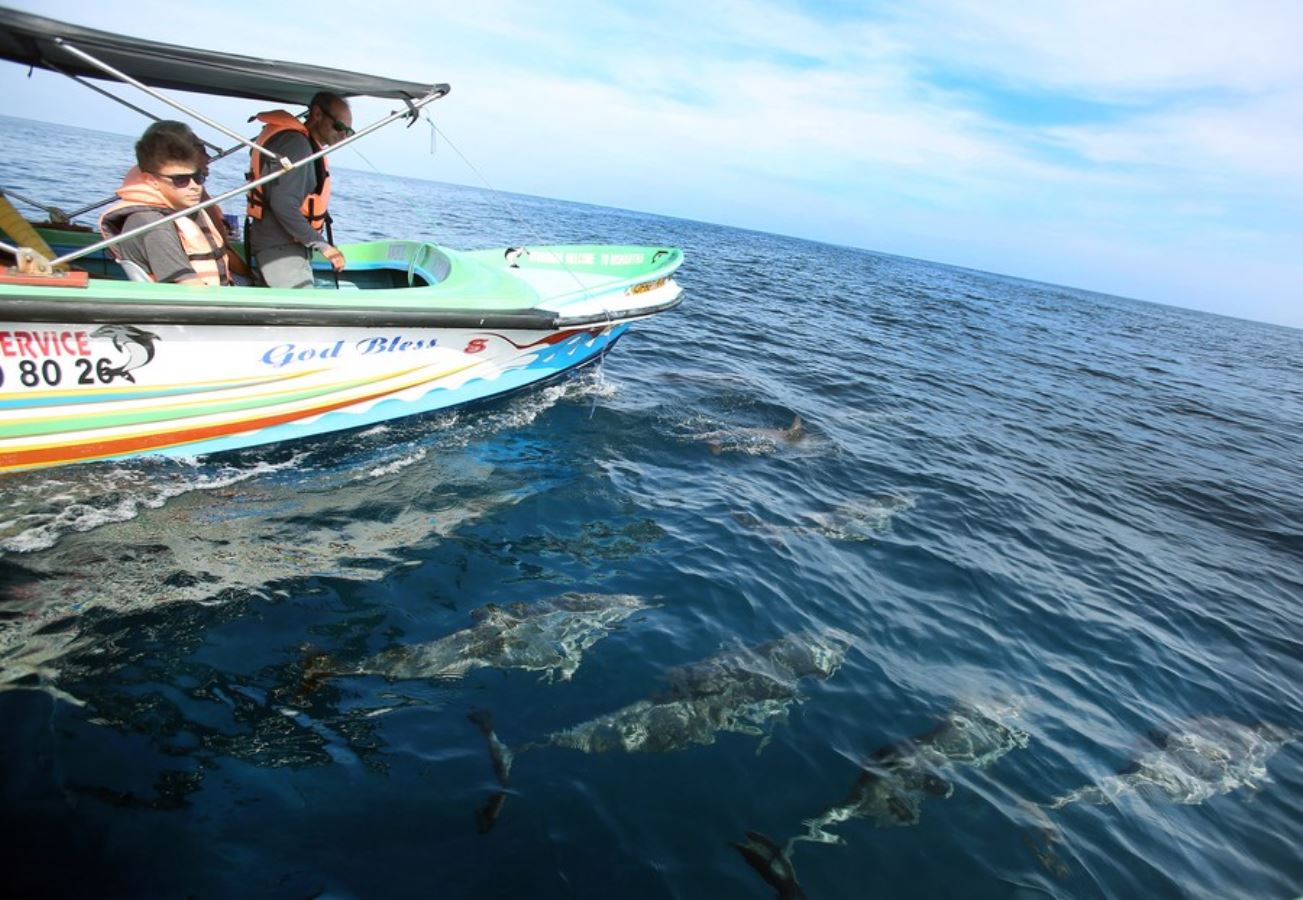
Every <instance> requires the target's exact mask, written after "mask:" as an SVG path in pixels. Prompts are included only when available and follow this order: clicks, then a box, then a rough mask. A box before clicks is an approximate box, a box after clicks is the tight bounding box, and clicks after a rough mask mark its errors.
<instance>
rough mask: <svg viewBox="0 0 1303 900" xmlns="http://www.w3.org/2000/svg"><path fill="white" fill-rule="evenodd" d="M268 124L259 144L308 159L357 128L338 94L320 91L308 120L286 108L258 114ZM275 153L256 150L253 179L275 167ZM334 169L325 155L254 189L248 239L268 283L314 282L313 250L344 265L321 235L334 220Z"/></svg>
mask: <svg viewBox="0 0 1303 900" xmlns="http://www.w3.org/2000/svg"><path fill="white" fill-rule="evenodd" d="M254 118H255V119H257V120H258V121H260V122H262V123H263V129H262V133H261V134H259V135H258V138H257V141H256V143H257V144H258V145H259V146H262V147H266V148H267V149H268V150H270V151H271V152H272V153H274V154H276V156H277V157H288V158H289V159H290V160H292V161H294V162H298V161H299V160H301V159H305V158H306V157H308V156H311V155H312V154H313V153H316V152H318V151H319V150H321V149H322V148H323V147H328V146H330V145H331V144H333V143H335V142H336V141H339V140H342V139H343V138H345V137H348V136H349V135H351V134H352V133H353V113H352V111H351V110H350V109H349V107H348V103H347V102H346V101H345V100H344V99H343V98H341V97H337V96H336V95H334V94H329V93H325V92H322V93H319V94H317V95H316V96H315V97H313V98H312V102H311V103H310V104H308V117H307V120H306V121H299V119H298V118H297V117H296V116H292V115H290V114H289V113H287V112H286V111H285V110H283V109H277V110H272V111H270V112H264V113H259V114H258V115H256V116H254ZM275 166H276V162H275V159H274V158H270V157H267V156H266V155H265V154H263V153H259V152H257V151H252V165H251V168H250V170H249V180H250V181H253V180H256V179H258V178H260V177H262V176H263V175H264V174H266V173H268V172H272V171H274V170H275ZM329 203H330V169H329V167H328V166H327V165H326V158H325V157H324V156H323V157H321V158H320V159H318V160H317V161H316V162H315V163H314V164H313V165H308V166H303V167H302V168H298V169H295V170H293V171H291V172H288V173H286V174H285V175H282V176H281V177H280V178H277V179H276V180H275V181H270V182H268V183H267V184H265V185H263V186H262V187H259V188H254V189H253V190H252V191H250V192H249V227H248V229H247V231H246V232H245V242H246V244H247V245H248V247H249V249H250V252H251V253H252V254H253V257H254V259H256V260H257V270H258V272H259V274H260V276H261V279H262V281H263V282H264V283H265V284H267V285H268V286H269V287H283V288H310V287H312V265H311V259H312V251H314V250H316V251H318V252H320V253H321V255H322V256H324V257H325V258H326V259H327V260H328V261H329V262H330V264H331V265H332V266H333V267H334V268H335V271H337V272H338V271H340V270H341V269H343V268H344V254H342V253H340V252H339V250H337V249H336V248H334V247H332V246H331V245H330V244H329V243H327V242H326V241H325V240H323V239H322V236H321V229H322V227H323V226H325V225H326V224H327V223H329V221H330V215H329V213H328V211H327V206H328V205H329Z"/></svg>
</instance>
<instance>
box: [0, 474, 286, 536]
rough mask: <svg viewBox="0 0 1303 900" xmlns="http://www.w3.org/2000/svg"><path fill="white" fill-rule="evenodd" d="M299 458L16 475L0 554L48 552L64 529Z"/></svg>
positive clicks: (1, 519)
mask: <svg viewBox="0 0 1303 900" xmlns="http://www.w3.org/2000/svg"><path fill="white" fill-rule="evenodd" d="M298 463H299V457H298V456H291V457H289V458H288V459H283V460H278V461H275V462H271V461H265V460H262V461H257V462H255V463H253V464H252V465H246V466H232V465H222V466H212V465H210V464H206V463H202V462H198V461H196V460H193V459H192V460H177V459H147V460H133V461H132V462H129V463H91V464H88V465H84V466H74V467H65V468H60V469H56V470H53V471H49V472H44V471H43V472H33V473H30V474H20V475H13V476H10V477H9V479H7V481H6V483H5V494H4V509H3V510H2V511H0V553H32V552H35V551H39V550H46V549H48V548H50V547H53V546H54V545H55V544H57V543H58V542H59V541H60V539H61V538H63V537H64V536H65V535H68V534H72V533H79V532H86V531H93V530H94V529H96V528H100V527H102V526H105V525H111V524H115V523H119V522H126V521H128V520H130V519H134V518H135V517H136V516H138V515H140V513H141V511H142V510H146V509H158V508H160V507H162V506H163V505H164V504H166V503H167V502H168V501H169V500H171V499H173V498H175V497H179V496H181V495H183V494H187V493H190V492H191V491H213V490H220V489H223V488H230V487H233V486H234V485H237V484H239V483H241V482H244V481H249V480H250V479H254V478H258V477H260V476H264V475H268V474H270V473H273V472H277V471H281V470H286V469H294V468H295V467H297V465H298Z"/></svg>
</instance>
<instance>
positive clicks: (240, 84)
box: [0, 7, 449, 106]
mask: <svg viewBox="0 0 1303 900" xmlns="http://www.w3.org/2000/svg"><path fill="white" fill-rule="evenodd" d="M64 41H66V42H68V43H69V44H71V45H73V46H76V47H78V48H79V49H81V50H83V51H85V52H87V53H90V54H93V55H94V56H95V57H97V58H98V59H100V60H103V61H104V62H106V63H108V64H109V65H111V66H113V67H114V68H116V69H118V70H119V71H121V72H124V73H126V74H127V75H129V76H131V77H132V78H134V79H136V80H137V81H140V82H141V83H143V84H147V85H149V86H150V87H154V88H168V89H173V90H181V91H194V92H196V93H200V94H217V95H219V96H223V97H244V98H248V99H250V100H268V101H271V102H274V103H297V104H300V105H303V106H306V105H308V102H309V101H310V100H311V99H312V95H313V94H315V93H317V92H318V91H330V92H332V93H335V94H339V95H340V96H341V97H358V96H364V97H382V98H391V99H395V100H417V99H420V98H422V97H426V96H429V95H430V94H435V95H437V96H443V95H444V94H446V93H448V90H449V88H448V85H446V84H422V83H420V82H410V81H396V80H394V79H392V78H378V77H376V76H373V75H363V74H360V73H358V72H346V71H343V70H340V69H327V68H323V67H321V66H306V65H302V64H300V63H292V62H278V61H276V60H270V59H255V58H254V57H250V56H240V55H238V54H234V53H217V52H214V51H212V50H197V49H194V48H192V47H179V46H177V45H175V44H163V43H159V42H157V41H147V40H143V39H141V38H134V37H124V36H122V35H117V34H111V33H110V32H107V31H99V30H97V29H94V28H83V27H81V26H79V25H69V24H67V23H64V22H58V21H56V20H54V19H47V18H45V17H44V16H35V15H32V14H31V13H25V12H19V11H18V10H14V9H9V8H7V7H0V59H7V60H10V61H12V62H16V63H21V64H23V65H27V66H36V67H39V68H42V69H50V70H53V71H55V72H61V73H63V74H65V75H75V76H81V77H89V78H105V77H107V76H106V75H105V74H104V72H103V71H102V70H100V69H98V68H96V67H94V66H93V65H90V64H88V63H87V62H86V61H85V60H83V59H81V58H80V57H78V56H76V55H74V54H73V53H70V52H69V51H68V50H67V49H65V47H63V46H62V42H64Z"/></svg>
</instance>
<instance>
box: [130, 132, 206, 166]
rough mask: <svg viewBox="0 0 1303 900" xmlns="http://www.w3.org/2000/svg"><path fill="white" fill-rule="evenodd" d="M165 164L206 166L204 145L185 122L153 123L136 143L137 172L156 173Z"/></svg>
mask: <svg viewBox="0 0 1303 900" xmlns="http://www.w3.org/2000/svg"><path fill="white" fill-rule="evenodd" d="M167 163H183V164H185V165H193V166H194V167H195V169H196V170H198V169H201V168H203V167H204V166H205V165H206V164H207V163H208V153H207V152H206V151H205V150H204V146H203V144H201V143H200V142H199V138H198V137H196V136H195V133H194V132H193V131H191V130H190V126H188V125H186V124H185V123H184V122H173V121H170V120H164V121H161V122H155V123H154V124H153V125H150V126H149V127H148V128H146V129H145V133H144V134H142V135H141V136H140V140H138V141H136V165H138V166H140V171H142V172H151V173H155V174H156V173H157V172H158V170H159V167H161V166H164V165H166V164H167Z"/></svg>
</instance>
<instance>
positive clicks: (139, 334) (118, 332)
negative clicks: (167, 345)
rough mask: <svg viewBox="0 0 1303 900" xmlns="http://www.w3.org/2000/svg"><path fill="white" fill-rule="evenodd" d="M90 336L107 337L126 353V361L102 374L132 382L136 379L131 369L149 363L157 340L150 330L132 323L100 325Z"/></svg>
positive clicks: (156, 336)
mask: <svg viewBox="0 0 1303 900" xmlns="http://www.w3.org/2000/svg"><path fill="white" fill-rule="evenodd" d="M91 337H93V338H109V339H110V340H112V341H113V346H114V347H116V348H117V349H118V350H119V351H121V352H123V353H126V354H127V360H126V362H124V363H123V364H122V365H120V366H115V367H113V368H111V369H108V370H106V371H105V373H104V374H105V375H106V376H108V377H109V378H110V379H111V378H125V379H127V381H130V382H131V383H133V384H134V383H135V381H136V379H135V377H134V376H133V375H132V374H131V373H132V371H133V370H135V369H139V368H142V367H144V366H146V365H148V364H149V362H150V360H152V359H153V358H154V352H155V351H154V342H155V341H157V340H159V337H158V335H156V334H154V333H153V332H152V331H145V330H144V329H142V328H137V327H136V326H134V325H101V326H100V327H99V328H96V329H95V330H94V331H92V332H91Z"/></svg>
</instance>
